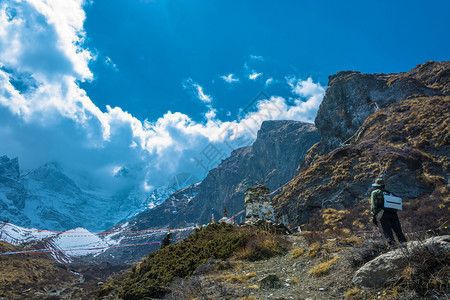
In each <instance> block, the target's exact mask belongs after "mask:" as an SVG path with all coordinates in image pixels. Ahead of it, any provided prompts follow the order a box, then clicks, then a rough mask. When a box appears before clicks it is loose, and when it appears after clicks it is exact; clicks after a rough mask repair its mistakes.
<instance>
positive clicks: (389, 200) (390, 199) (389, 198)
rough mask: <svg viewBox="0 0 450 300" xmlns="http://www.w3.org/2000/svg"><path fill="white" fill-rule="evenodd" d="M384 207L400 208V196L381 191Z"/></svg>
mask: <svg viewBox="0 0 450 300" xmlns="http://www.w3.org/2000/svg"><path fill="white" fill-rule="evenodd" d="M383 198H384V208H393V209H397V210H402V198H400V197H396V196H394V195H392V194H391V193H389V192H383Z"/></svg>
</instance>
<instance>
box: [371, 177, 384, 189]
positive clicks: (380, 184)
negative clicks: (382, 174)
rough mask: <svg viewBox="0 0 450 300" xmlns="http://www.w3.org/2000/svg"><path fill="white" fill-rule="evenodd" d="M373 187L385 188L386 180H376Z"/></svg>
mask: <svg viewBox="0 0 450 300" xmlns="http://www.w3.org/2000/svg"><path fill="white" fill-rule="evenodd" d="M372 186H373V187H381V186H384V180H383V179H381V178H377V179H376V180H375V183H374V184H372Z"/></svg>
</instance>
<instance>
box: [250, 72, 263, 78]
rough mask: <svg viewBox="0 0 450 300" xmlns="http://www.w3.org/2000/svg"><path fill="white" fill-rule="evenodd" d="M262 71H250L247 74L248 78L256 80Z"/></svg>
mask: <svg viewBox="0 0 450 300" xmlns="http://www.w3.org/2000/svg"><path fill="white" fill-rule="evenodd" d="M262 74H263V73H257V72H256V71H252V73H251V74H249V75H248V79H250V80H256V79H258V77H259V76H261V75H262Z"/></svg>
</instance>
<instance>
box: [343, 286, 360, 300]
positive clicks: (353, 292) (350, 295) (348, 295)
mask: <svg viewBox="0 0 450 300" xmlns="http://www.w3.org/2000/svg"><path fill="white" fill-rule="evenodd" d="M360 292H361V290H360V289H359V288H358V287H354V288H351V289H349V290H347V291H346V292H345V299H349V300H352V299H357V297H358V295H359V293H360Z"/></svg>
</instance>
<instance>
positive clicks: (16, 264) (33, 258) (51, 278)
mask: <svg viewBox="0 0 450 300" xmlns="http://www.w3.org/2000/svg"><path fill="white" fill-rule="evenodd" d="M22 250H23V249H21V248H19V247H15V246H12V245H10V244H8V243H5V242H0V252H8V251H22ZM0 270H1V272H0V282H1V283H2V284H1V289H0V298H1V297H7V298H15V297H14V296H13V295H15V294H16V293H17V292H18V291H23V290H27V289H28V288H33V289H35V290H41V289H42V288H43V287H48V286H54V285H58V284H63V283H64V282H71V281H72V280H74V279H75V278H76V276H75V275H74V274H72V273H70V272H69V270H68V269H67V268H66V266H64V265H61V264H57V263H55V262H54V261H53V260H51V259H50V258H49V256H47V255H46V254H15V255H5V256H0Z"/></svg>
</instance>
